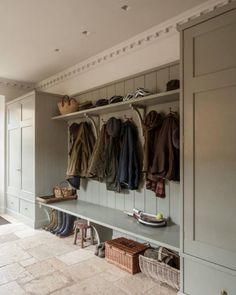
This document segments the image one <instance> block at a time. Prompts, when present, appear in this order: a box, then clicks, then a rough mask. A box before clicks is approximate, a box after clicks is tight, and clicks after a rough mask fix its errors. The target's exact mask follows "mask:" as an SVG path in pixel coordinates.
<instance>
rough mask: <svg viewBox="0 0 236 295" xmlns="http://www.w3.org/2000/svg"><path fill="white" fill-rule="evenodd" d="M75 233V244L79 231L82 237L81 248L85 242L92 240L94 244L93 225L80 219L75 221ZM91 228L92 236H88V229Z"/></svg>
mask: <svg viewBox="0 0 236 295" xmlns="http://www.w3.org/2000/svg"><path fill="white" fill-rule="evenodd" d="M74 226H75V235H74V245H75V244H76V241H77V238H78V233H79V237H80V243H81V248H84V242H86V241H87V240H91V245H93V244H94V235H93V228H92V226H90V225H88V224H87V221H86V223H85V221H84V220H78V221H77V222H75V225H74ZM88 229H90V238H87V230H88Z"/></svg>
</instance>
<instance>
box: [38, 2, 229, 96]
mask: <svg viewBox="0 0 236 295" xmlns="http://www.w3.org/2000/svg"><path fill="white" fill-rule="evenodd" d="M232 1H234V0H215V1H214V0H210V1H207V2H206V3H204V4H202V5H200V6H197V7H195V8H193V9H190V10H189V11H187V12H185V13H183V14H180V15H179V16H177V17H174V18H172V19H171V20H170V21H169V22H165V23H162V24H160V25H157V26H155V27H153V28H151V29H149V30H147V31H145V32H143V33H141V34H139V35H138V36H136V37H134V38H131V39H129V40H127V41H125V42H123V43H121V44H119V45H117V46H115V47H113V48H111V49H109V50H106V51H104V52H101V53H100V54H98V55H96V56H94V57H92V58H90V59H88V60H85V61H84V62H82V63H79V64H76V65H75V66H73V67H70V68H68V69H66V70H64V71H62V72H60V73H58V74H56V75H54V76H52V77H50V78H48V79H45V80H43V81H42V82H39V83H37V84H36V89H37V90H45V89H47V88H49V87H52V86H53V85H56V84H58V83H61V82H64V81H66V80H69V79H72V78H74V77H76V76H78V75H80V74H82V73H84V72H86V71H89V70H91V69H93V68H96V67H99V66H101V65H102V64H104V63H107V62H109V61H112V60H115V59H116V58H118V57H120V56H123V55H126V54H129V53H130V52H133V51H135V50H138V49H140V48H142V47H144V46H149V45H151V44H152V43H154V42H158V41H161V39H163V38H164V37H168V36H170V35H171V34H174V33H177V27H178V26H179V25H182V24H184V23H186V22H188V21H191V20H193V19H195V18H197V17H199V16H201V15H204V14H207V13H209V12H211V11H214V10H216V9H218V8H220V7H222V6H224V5H227V4H228V3H230V2H232Z"/></svg>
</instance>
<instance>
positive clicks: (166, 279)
mask: <svg viewBox="0 0 236 295" xmlns="http://www.w3.org/2000/svg"><path fill="white" fill-rule="evenodd" d="M139 266H140V269H141V272H142V273H144V274H145V275H146V276H148V277H151V278H153V279H155V280H157V281H159V282H161V283H164V284H167V285H168V286H170V287H172V288H174V289H177V290H179V287H180V271H179V270H178V269H175V268H173V267H171V266H169V265H167V264H165V263H163V262H159V261H158V260H156V259H152V258H148V257H145V256H142V255H140V256H139Z"/></svg>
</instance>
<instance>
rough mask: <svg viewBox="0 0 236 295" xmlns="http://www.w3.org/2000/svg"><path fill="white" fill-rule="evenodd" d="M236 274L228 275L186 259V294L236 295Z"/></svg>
mask: <svg viewBox="0 0 236 295" xmlns="http://www.w3.org/2000/svg"><path fill="white" fill-rule="evenodd" d="M235 290H236V273H235V274H234V273H226V272H223V271H221V270H218V269H214V268H212V267H210V266H207V265H204V264H201V263H198V262H195V261H192V260H190V259H184V292H185V294H191V295H220V294H222V293H221V292H223V291H225V292H227V295H234V294H235Z"/></svg>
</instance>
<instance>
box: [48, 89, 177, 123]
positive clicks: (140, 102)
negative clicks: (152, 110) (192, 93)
mask: <svg viewBox="0 0 236 295" xmlns="http://www.w3.org/2000/svg"><path fill="white" fill-rule="evenodd" d="M178 100H179V89H178V90H173V91H168V92H162V93H156V94H152V95H148V96H145V97H139V98H133V99H130V100H128V101H123V102H118V103H113V104H108V105H105V106H100V107H94V108H91V109H87V110H82V111H78V112H74V113H70V114H66V115H60V116H55V117H52V119H53V120H65V121H71V120H74V119H78V118H84V117H88V116H91V117H93V116H100V115H102V114H107V113H112V112H119V111H124V110H127V109H137V108H142V109H143V108H146V107H147V106H150V105H157V104H163V103H169V102H173V101H178Z"/></svg>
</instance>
